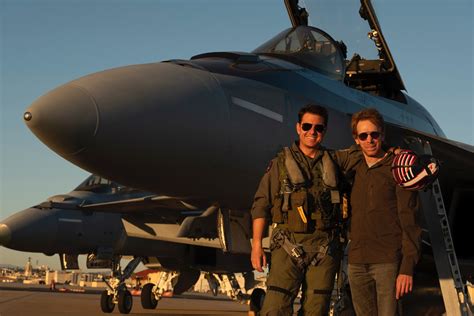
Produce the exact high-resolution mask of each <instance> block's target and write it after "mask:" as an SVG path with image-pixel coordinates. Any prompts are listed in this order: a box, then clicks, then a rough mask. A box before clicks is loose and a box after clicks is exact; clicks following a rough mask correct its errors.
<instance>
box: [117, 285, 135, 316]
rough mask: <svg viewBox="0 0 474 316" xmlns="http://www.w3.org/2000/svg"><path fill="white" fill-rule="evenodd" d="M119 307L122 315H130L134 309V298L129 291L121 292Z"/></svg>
mask: <svg viewBox="0 0 474 316" xmlns="http://www.w3.org/2000/svg"><path fill="white" fill-rule="evenodd" d="M117 305H118V309H119V311H120V313H121V314H128V313H130V311H131V310H132V307H133V297H132V294H131V293H130V291H129V290H123V291H120V292H119V294H118V304H117Z"/></svg>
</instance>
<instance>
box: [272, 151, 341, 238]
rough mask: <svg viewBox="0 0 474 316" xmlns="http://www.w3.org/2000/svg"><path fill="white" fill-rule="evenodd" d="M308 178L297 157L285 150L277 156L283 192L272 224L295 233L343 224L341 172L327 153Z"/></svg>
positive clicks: (276, 202)
mask: <svg viewBox="0 0 474 316" xmlns="http://www.w3.org/2000/svg"><path fill="white" fill-rule="evenodd" d="M322 150H323V155H322V157H321V159H320V160H319V161H318V162H317V165H316V166H315V167H314V168H313V169H314V170H310V173H309V178H308V175H306V176H305V174H304V173H303V172H302V170H301V167H300V165H299V164H298V162H297V161H296V159H295V157H294V153H293V152H292V150H291V149H290V148H288V147H285V148H284V149H283V150H282V151H281V152H280V153H279V154H278V159H277V161H278V170H279V180H280V192H278V194H277V195H276V196H275V197H274V200H273V207H272V221H273V222H274V223H284V224H287V225H288V229H289V230H290V231H292V232H295V233H312V232H314V231H315V230H328V229H332V228H335V227H336V226H337V225H338V223H339V222H340V214H341V192H340V190H339V186H340V185H339V182H340V175H339V169H338V168H337V166H336V163H335V162H334V161H333V158H332V157H331V155H330V154H329V152H328V151H327V150H324V149H322Z"/></svg>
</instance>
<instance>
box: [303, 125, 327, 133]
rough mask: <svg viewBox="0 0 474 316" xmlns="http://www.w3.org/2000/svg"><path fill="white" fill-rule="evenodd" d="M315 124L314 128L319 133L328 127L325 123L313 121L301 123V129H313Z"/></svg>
mask: <svg viewBox="0 0 474 316" xmlns="http://www.w3.org/2000/svg"><path fill="white" fill-rule="evenodd" d="M313 126H314V129H315V130H316V132H318V133H322V132H324V130H325V129H326V126H324V125H323V124H314V125H313V124H311V123H303V124H301V129H302V130H303V131H305V132H307V131H309V130H311V129H312V128H313Z"/></svg>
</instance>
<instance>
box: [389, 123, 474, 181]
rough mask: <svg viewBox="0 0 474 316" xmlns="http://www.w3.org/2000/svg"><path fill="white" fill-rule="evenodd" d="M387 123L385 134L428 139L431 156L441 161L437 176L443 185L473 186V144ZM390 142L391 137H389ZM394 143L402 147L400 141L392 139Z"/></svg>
mask: <svg viewBox="0 0 474 316" xmlns="http://www.w3.org/2000/svg"><path fill="white" fill-rule="evenodd" d="M387 125H388V126H387V135H390V134H391V135H398V136H404V137H405V138H406V137H407V136H408V137H410V136H411V137H418V138H421V139H423V140H426V141H429V143H430V145H431V149H432V152H433V156H434V157H435V158H437V159H438V160H439V161H440V163H441V169H440V175H439V178H440V181H441V182H442V184H443V183H445V185H444V187H448V186H449V187H457V188H466V187H467V188H474V146H472V145H468V144H464V143H461V142H457V141H453V140H450V139H446V138H442V137H438V136H434V135H431V134H428V133H424V132H420V131H417V130H413V129H409V128H406V127H401V126H395V125H391V124H387ZM400 129H401V130H402V133H400ZM391 142H392V139H389V143H391ZM394 143H397V144H399V145H400V146H402V148H403V147H404V144H403V143H401V142H400V141H396V140H394ZM446 184H447V185H446Z"/></svg>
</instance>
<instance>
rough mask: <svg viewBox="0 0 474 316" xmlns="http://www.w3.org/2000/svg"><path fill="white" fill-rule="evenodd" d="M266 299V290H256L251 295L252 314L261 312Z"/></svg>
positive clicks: (250, 306)
mask: <svg viewBox="0 0 474 316" xmlns="http://www.w3.org/2000/svg"><path fill="white" fill-rule="evenodd" d="M264 299H265V290H263V289H261V288H255V289H254V290H253V291H252V294H250V304H249V308H250V311H251V312H260V310H261V309H262V306H263V300H264Z"/></svg>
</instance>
